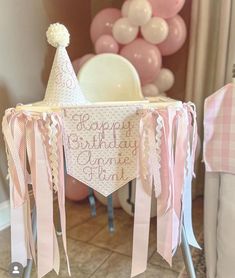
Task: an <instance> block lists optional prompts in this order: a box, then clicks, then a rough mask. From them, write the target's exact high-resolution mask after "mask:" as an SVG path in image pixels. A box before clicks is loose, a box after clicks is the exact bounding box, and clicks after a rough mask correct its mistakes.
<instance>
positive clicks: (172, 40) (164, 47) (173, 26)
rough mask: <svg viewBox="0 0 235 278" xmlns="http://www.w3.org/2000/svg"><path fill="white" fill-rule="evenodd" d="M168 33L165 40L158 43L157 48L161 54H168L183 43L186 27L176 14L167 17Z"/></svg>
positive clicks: (172, 52) (175, 50) (176, 49)
mask: <svg viewBox="0 0 235 278" xmlns="http://www.w3.org/2000/svg"><path fill="white" fill-rule="evenodd" d="M167 23H168V26H169V33H168V36H167V38H166V40H165V41H164V42H162V43H160V44H158V48H159V50H160V52H161V54H162V55H163V56H168V55H171V54H174V53H175V52H177V51H178V50H179V49H180V48H181V47H182V46H183V44H184V42H185V40H186V36H187V29H186V25H185V22H184V20H183V19H182V17H181V16H179V15H176V16H175V17H172V18H170V19H167Z"/></svg>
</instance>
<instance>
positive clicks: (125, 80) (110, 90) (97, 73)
mask: <svg viewBox="0 0 235 278" xmlns="http://www.w3.org/2000/svg"><path fill="white" fill-rule="evenodd" d="M78 80H79V83H80V87H81V89H82V91H83V93H84V95H85V97H86V98H87V99H88V100H89V101H91V102H99V103H101V102H117V101H119V102H130V101H133V102H146V101H145V100H144V98H143V95H142V92H141V85H140V80H139V77H138V74H137V72H136V70H135V68H134V67H133V66H132V65H131V63H130V62H128V61H127V60H126V59H124V58H122V57H121V56H118V55H115V54H101V55H97V56H95V57H94V58H92V59H90V60H89V61H88V62H87V63H86V64H85V65H84V66H83V67H82V68H81V70H80V71H79V73H78ZM108 215H109V216H108V220H109V227H110V228H111V229H110V230H112V229H113V228H114V227H113V208H112V196H111V195H110V196H109V197H108ZM35 220H36V215H35V208H34V211H33V233H34V240H36V221H35ZM181 246H182V251H183V255H184V262H185V266H186V268H187V271H188V275H189V277H190V278H196V275H195V270H194V266H193V261H192V257H191V252H190V248H189V244H188V242H187V238H186V234H185V230H184V227H183V231H182V245H181ZM31 271H32V260H30V261H29V263H28V266H27V268H26V269H25V273H24V278H30V277H31Z"/></svg>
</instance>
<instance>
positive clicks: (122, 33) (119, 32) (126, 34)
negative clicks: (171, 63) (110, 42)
mask: <svg viewBox="0 0 235 278" xmlns="http://www.w3.org/2000/svg"><path fill="white" fill-rule="evenodd" d="M138 31H139V28H138V27H136V26H133V25H132V24H131V23H130V22H129V20H128V19H127V18H125V17H123V18H120V19H118V20H117V21H116V22H115V23H114V25H113V36H114V38H115V39H116V41H117V42H119V43H120V44H128V43H130V42H132V41H133V40H134V39H135V38H136V37H137V35H138Z"/></svg>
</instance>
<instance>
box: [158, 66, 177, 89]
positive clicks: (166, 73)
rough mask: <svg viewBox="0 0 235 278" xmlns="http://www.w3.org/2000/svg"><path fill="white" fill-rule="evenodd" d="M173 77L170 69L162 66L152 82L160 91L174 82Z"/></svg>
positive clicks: (168, 87)
mask: <svg viewBox="0 0 235 278" xmlns="http://www.w3.org/2000/svg"><path fill="white" fill-rule="evenodd" d="M174 82H175V77H174V74H173V72H172V71H171V70H169V69H166V68H162V69H161V70H160V72H159V74H158V76H157V79H156V80H155V82H154V84H155V85H156V86H157V87H158V89H159V90H160V91H161V92H165V91H168V90H169V89H170V88H171V87H172V86H173V84H174Z"/></svg>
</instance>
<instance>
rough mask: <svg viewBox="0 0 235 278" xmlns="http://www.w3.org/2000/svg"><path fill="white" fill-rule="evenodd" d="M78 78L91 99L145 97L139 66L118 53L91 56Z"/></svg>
mask: <svg viewBox="0 0 235 278" xmlns="http://www.w3.org/2000/svg"><path fill="white" fill-rule="evenodd" d="M78 81H79V84H80V86H81V89H82V91H83V93H84V96H85V98H86V99H87V100H88V101H91V102H106V101H142V100H143V99H144V98H143V95H142V91H141V84H140V79H139V76H138V73H137V71H136V69H135V68H134V66H133V65H132V64H131V63H130V62H129V61H128V60H127V59H125V58H123V57H121V56H119V55H116V54H100V55H96V56H95V57H93V58H91V59H90V60H89V61H88V62H86V63H85V64H84V66H83V67H82V68H81V69H80V71H79V72H78Z"/></svg>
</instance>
